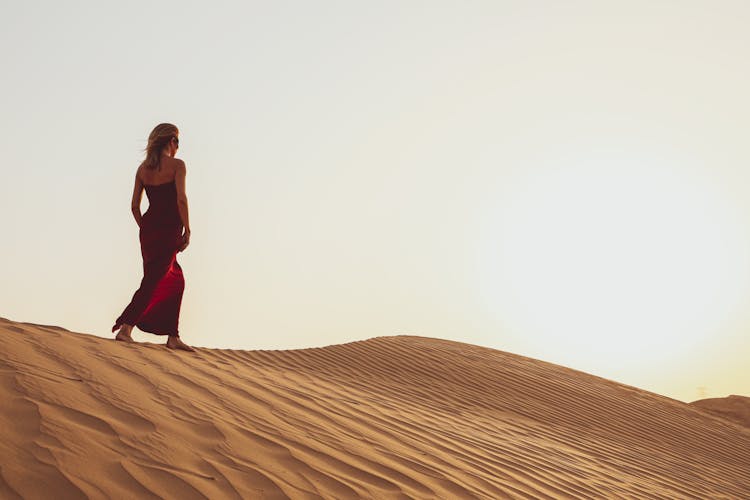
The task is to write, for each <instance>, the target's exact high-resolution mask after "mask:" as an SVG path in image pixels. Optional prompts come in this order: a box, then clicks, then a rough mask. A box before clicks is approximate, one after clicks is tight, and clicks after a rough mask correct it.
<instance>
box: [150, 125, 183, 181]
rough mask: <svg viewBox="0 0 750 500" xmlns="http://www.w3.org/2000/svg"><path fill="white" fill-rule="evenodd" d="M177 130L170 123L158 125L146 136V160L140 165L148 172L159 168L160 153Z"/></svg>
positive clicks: (175, 134)
mask: <svg viewBox="0 0 750 500" xmlns="http://www.w3.org/2000/svg"><path fill="white" fill-rule="evenodd" d="M178 132H179V130H177V127H176V126H175V125H172V124H171V123H160V124H159V125H157V126H156V127H154V130H152V131H151V133H150V134H148V144H146V149H144V151H145V152H146V159H145V160H143V163H142V164H141V165H145V166H146V168H148V169H149V170H155V169H156V168H157V167H158V168H161V164H160V160H161V152H162V150H163V149H164V148H165V147H166V146H167V144H169V141H171V140H172V137H176V136H177V133H178Z"/></svg>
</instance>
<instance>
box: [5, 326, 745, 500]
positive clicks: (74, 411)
mask: <svg viewBox="0 0 750 500" xmlns="http://www.w3.org/2000/svg"><path fill="white" fill-rule="evenodd" d="M243 335H244V334H243ZM248 335H249V334H248ZM157 340H158V339H157ZM186 340H187V339H186ZM195 347H196V349H198V351H197V352H195V353H191V352H185V351H173V350H170V349H167V348H166V347H164V346H163V345H160V344H156V343H154V344H151V343H139V344H128V343H124V342H116V341H114V340H113V338H103V337H100V336H95V335H90V334H86V333H78V332H71V331H68V330H66V329H65V328H61V327H57V326H48V325H38V324H33V323H24V322H14V321H10V320H7V319H0V370H1V371H0V373H1V374H2V384H1V386H0V387H1V389H0V390H1V391H2V406H1V408H2V410H0V419H1V421H0V434H1V436H2V438H1V439H0V457H1V458H0V497H1V498H4V499H5V498H86V497H89V498H157V497H163V498H180V499H189V498H205V497H208V498H212V499H223V498H304V499H307V498H358V497H362V498H378V499H390V498H449V499H454V498H493V499H495V498H670V499H674V498H700V499H707V498H711V499H717V498H731V499H739V498H750V428H748V427H747V426H745V425H742V423H741V421H739V420H733V419H731V418H725V417H724V416H722V415H721V414H720V413H716V412H715V411H712V409H713V410H715V408H713V406H712V405H711V404H709V405H708V406H712V408H711V409H708V408H703V407H702V406H701V405H700V404H697V402H696V403H695V404H688V403H684V402H681V401H677V400H674V399H671V398H668V397H664V396H660V395H658V394H654V393H651V392H648V391H645V390H641V389H638V388H636V387H632V386H628V385H624V384H620V383H617V382H614V381H611V380H607V379H603V378H600V377H596V376H593V375H589V374H586V373H583V372H580V371H576V370H573V369H570V368H566V367H563V366H559V365H554V364H550V363H547V362H543V361H539V360H535V359H532V358H527V357H523V356H520V355H517V354H511V353H507V352H503V351H500V350H494V349H489V348H485V347H480V346H475V345H471V344H465V343H461V342H454V341H450V340H443V339H436V338H429V337H422V336H416V335H395V336H383V337H375V338H371V339H368V340H364V341H355V342H349V343H346V344H340V345H331V346H327V347H321V348H308V349H295V350H254V351H241V350H229V349H209V348H202V347H200V346H195ZM734 403H735V402H733V404H734ZM714 406H715V405H714Z"/></svg>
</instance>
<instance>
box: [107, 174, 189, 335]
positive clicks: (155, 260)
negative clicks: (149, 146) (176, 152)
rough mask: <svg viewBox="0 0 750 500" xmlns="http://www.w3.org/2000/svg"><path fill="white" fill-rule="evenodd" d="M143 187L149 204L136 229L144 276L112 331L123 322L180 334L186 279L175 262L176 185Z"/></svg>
mask: <svg viewBox="0 0 750 500" xmlns="http://www.w3.org/2000/svg"><path fill="white" fill-rule="evenodd" d="M144 186H145V189H146V196H147V197H148V202H149V206H148V210H146V212H145V213H144V214H143V217H142V219H141V228H140V232H139V238H140V241H141V255H142V256H143V279H142V280H141V286H140V288H138V290H136V292H135V293H134V294H133V298H132V299H131V301H130V304H128V305H127V307H126V308H125V310H124V311H123V313H122V314H121V315H120V317H119V318H117V320H116V321H115V326H113V327H112V332H114V331H116V330H119V328H120V326H122V324H123V323H125V324H128V325H135V326H137V327H138V328H139V329H140V330H142V331H144V332H149V333H153V334H156V335H174V336H176V337H179V332H178V323H179V318H180V306H181V305H182V293H183V291H184V290H185V278H184V276H183V275H182V268H181V267H180V264H178V263H177V252H178V251H179V248H180V245H181V244H182V230H183V224H182V220H181V219H180V213H179V211H178V209H177V186H176V185H175V181H174V180H173V181H171V182H166V183H163V184H155V185H151V186H149V185H147V184H145V185H144Z"/></svg>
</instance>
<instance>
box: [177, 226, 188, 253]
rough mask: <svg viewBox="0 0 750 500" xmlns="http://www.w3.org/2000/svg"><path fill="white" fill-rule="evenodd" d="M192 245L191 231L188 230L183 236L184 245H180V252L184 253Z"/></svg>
mask: <svg viewBox="0 0 750 500" xmlns="http://www.w3.org/2000/svg"><path fill="white" fill-rule="evenodd" d="M189 244H190V229H186V230H185V233H184V234H183V235H182V244H181V245H180V249H179V250H178V251H179V252H182V251H183V250H185V249H186V248H187V246H188V245H189Z"/></svg>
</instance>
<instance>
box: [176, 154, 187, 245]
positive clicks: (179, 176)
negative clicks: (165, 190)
mask: <svg viewBox="0 0 750 500" xmlns="http://www.w3.org/2000/svg"><path fill="white" fill-rule="evenodd" d="M186 175H187V169H186V168H185V162H184V161H182V160H177V168H176V169H175V174H174V179H175V185H176V187H177V210H179V212H180V219H181V220H182V225H183V226H184V227H185V233H186V234H190V216H189V214H188V199H187V194H186V193H185V176H186Z"/></svg>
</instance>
